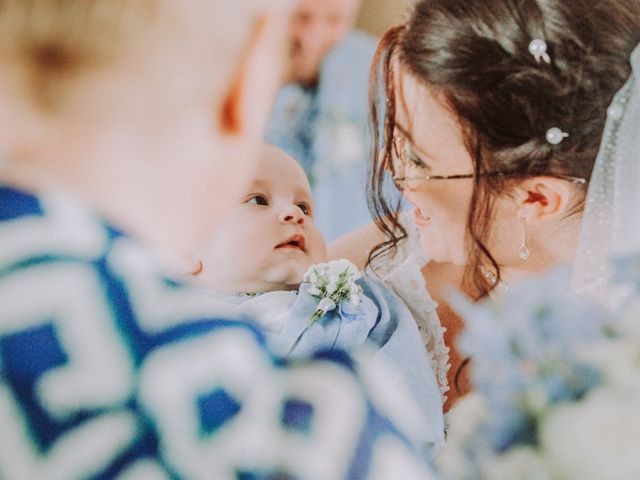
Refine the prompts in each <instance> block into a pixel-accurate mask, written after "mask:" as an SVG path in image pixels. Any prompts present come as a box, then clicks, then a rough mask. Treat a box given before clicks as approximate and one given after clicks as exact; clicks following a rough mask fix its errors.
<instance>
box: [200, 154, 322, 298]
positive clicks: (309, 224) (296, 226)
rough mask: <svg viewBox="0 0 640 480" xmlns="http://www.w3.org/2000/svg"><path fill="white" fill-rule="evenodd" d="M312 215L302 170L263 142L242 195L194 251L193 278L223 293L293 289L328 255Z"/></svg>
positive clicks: (307, 183) (310, 199)
mask: <svg viewBox="0 0 640 480" xmlns="http://www.w3.org/2000/svg"><path fill="white" fill-rule="evenodd" d="M314 214H315V212H314V211H313V199H312V197H311V188H310V187H309V182H308V180H307V177H306V176H305V173H304V171H303V169H302V168H301V167H300V165H299V164H298V163H297V162H296V161H295V160H294V159H293V158H291V157H290V156H288V155H287V154H285V153H284V152H283V151H282V150H280V149H278V148H276V147H273V146H270V145H265V146H263V148H262V151H261V154H260V159H259V164H258V170H257V172H256V174H255V175H254V177H253V179H252V183H251V185H250V186H249V188H247V190H246V192H245V195H244V197H243V198H242V199H241V201H239V202H238V204H237V205H236V206H235V207H234V208H233V209H232V210H231V212H230V214H229V215H228V217H227V218H226V220H225V221H224V222H222V224H221V226H220V227H219V228H218V229H217V231H216V232H215V234H214V235H213V237H212V240H211V242H210V243H209V245H208V246H207V248H206V249H205V250H204V251H203V252H201V255H199V258H200V259H201V262H202V271H201V272H200V273H199V274H198V275H197V277H196V278H198V280H199V281H200V283H202V284H204V285H206V286H208V287H210V288H213V289H216V290H222V291H233V292H260V291H273V290H288V289H294V288H297V286H298V284H300V282H301V281H302V275H303V274H304V272H305V271H306V270H307V269H308V268H309V267H310V266H311V265H313V264H314V263H318V262H325V261H326V257H327V248H326V244H325V241H324V238H323V237H322V234H321V233H320V231H319V230H318V228H317V227H316V225H315V221H314Z"/></svg>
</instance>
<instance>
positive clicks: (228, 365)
mask: <svg viewBox="0 0 640 480" xmlns="http://www.w3.org/2000/svg"><path fill="white" fill-rule="evenodd" d="M158 265H159V262H157V261H155V260H154V259H153V258H151V257H150V256H149V255H148V254H146V253H145V251H144V250H143V249H141V248H140V247H139V246H138V245H137V244H136V243H135V242H134V241H133V240H132V239H131V238H129V237H127V236H126V235H124V234H122V233H121V232H118V231H117V230H116V229H114V228H112V227H110V226H109V225H108V224H107V223H105V222H104V221H103V220H101V219H100V218H99V217H98V216H96V215H95V213H94V212H92V211H91V210H90V209H89V208H87V207H86V206H85V205H84V204H83V202H81V201H78V200H77V199H75V198H71V197H69V196H67V195H65V194H62V193H60V192H53V193H47V194H43V195H42V196H41V197H39V198H38V197H34V196H32V195H30V194H27V193H24V192H20V191H17V190H13V189H11V188H8V187H3V186H2V185H0V478H2V479H8V480H12V479H29V480H31V479H84V478H119V479H137V478H140V479H150V480H154V479H181V478H194V479H200V478H207V479H216V480H217V479H221V480H224V479H238V480H249V479H256V480H257V479H264V480H266V479H274V480H275V479H276V478H277V479H331V480H334V479H346V478H349V479H376V480H377V479H380V480H382V479H394V478H402V479H414V478H415V479H418V478H420V479H423V478H431V473H430V472H431V470H430V469H429V467H428V466H427V465H426V464H425V463H423V461H422V459H421V458H420V456H419V455H418V454H417V453H416V452H417V451H418V447H417V446H416V443H415V440H414V438H415V437H414V433H415V432H414V429H413V428H412V418H411V415H409V414H408V413H407V412H408V411H412V408H411V407H412V404H411V403H410V402H408V401H406V400H405V398H404V397H402V396H400V395H399V394H397V392H396V390H395V389H393V390H392V391H389V389H388V388H386V389H385V382H384V381H383V379H382V378H379V377H377V376H375V375H373V372H372V371H371V369H370V368H368V367H367V366H366V364H364V363H359V362H355V361H354V360H353V359H352V358H350V357H349V356H347V355H346V354H344V353H341V352H326V353H318V354H316V355H315V356H314V358H313V359H308V360H302V361H299V362H296V363H287V362H285V361H282V360H278V359H276V358H275V357H274V356H272V355H271V354H270V353H269V351H268V350H267V349H266V347H265V343H264V339H263V336H262V334H261V333H260V332H258V331H257V330H255V329H254V328H253V327H251V326H250V325H249V324H247V323H245V322H241V321H234V320H229V319H224V318H219V312H218V314H216V312H212V311H210V310H211V306H208V304H207V302H203V301H202V299H201V298H200V295H201V292H199V291H197V290H192V289H191V288H188V287H185V286H183V285H181V284H180V283H178V282H176V281H174V280H172V279H170V278H168V277H166V276H165V275H163V274H162V272H161V270H160V268H159V267H158ZM405 402H406V403H405Z"/></svg>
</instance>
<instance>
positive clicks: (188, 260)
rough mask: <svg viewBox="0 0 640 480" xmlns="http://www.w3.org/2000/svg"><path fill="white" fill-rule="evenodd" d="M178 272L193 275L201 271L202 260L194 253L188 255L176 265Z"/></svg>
mask: <svg viewBox="0 0 640 480" xmlns="http://www.w3.org/2000/svg"><path fill="white" fill-rule="evenodd" d="M178 269H179V271H178V274H180V275H184V276H191V277H194V276H196V275H199V274H200V273H202V270H203V266H202V260H200V259H199V258H198V257H196V256H195V255H188V256H185V257H184V258H182V260H181V261H180V263H179V265H178Z"/></svg>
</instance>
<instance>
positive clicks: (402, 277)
mask: <svg viewBox="0 0 640 480" xmlns="http://www.w3.org/2000/svg"><path fill="white" fill-rule="evenodd" d="M400 221H401V223H402V225H403V226H404V227H405V229H406V230H407V233H408V237H407V238H406V239H404V240H402V241H401V242H400V243H399V244H398V249H397V251H396V252H395V253H394V254H386V255H383V256H382V257H378V258H377V259H375V260H374V262H373V263H372V265H369V267H367V268H368V270H369V271H370V273H372V274H373V275H377V276H378V277H379V278H381V279H382V280H383V281H384V283H385V284H386V285H387V286H388V287H389V288H391V289H392V290H393V291H394V292H395V293H396V295H398V296H399V297H400V298H402V299H403V300H404V302H405V303H406V305H407V307H409V310H410V311H411V313H412V314H413V318H414V319H415V321H416V323H417V324H418V329H419V330H420V335H421V336H422V341H423V342H424V344H425V346H426V347H427V352H428V353H429V359H430V361H431V366H432V367H433V371H434V373H435V375H436V378H437V380H438V385H439V387H440V392H441V393H442V402H443V403H444V402H445V401H446V399H447V395H446V394H447V391H448V390H449V384H448V382H447V372H448V370H449V367H450V363H449V347H447V346H446V345H445V343H444V332H445V328H444V327H443V326H442V324H441V323H440V319H439V318H438V314H437V313H436V307H437V306H438V304H437V303H436V302H435V301H434V300H433V299H432V298H431V295H430V294H429V291H428V290H427V285H426V282H425V280H424V277H423V276H422V267H424V266H425V265H426V264H427V263H428V262H429V260H430V258H429V257H428V256H427V255H426V253H425V252H424V250H423V249H422V246H421V245H420V233H419V231H418V228H417V227H416V225H415V223H414V221H413V218H412V217H411V215H410V212H404V213H402V214H401V216H400Z"/></svg>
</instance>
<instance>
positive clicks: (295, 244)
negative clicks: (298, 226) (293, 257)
mask: <svg viewBox="0 0 640 480" xmlns="http://www.w3.org/2000/svg"><path fill="white" fill-rule="evenodd" d="M305 243H306V242H305V239H304V237H303V236H302V235H298V234H296V235H291V236H290V237H289V238H288V239H287V240H285V241H284V242H282V243H281V244H279V245H276V248H277V249H278V248H294V249H298V250H300V251H302V252H305V251H306V250H305Z"/></svg>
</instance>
